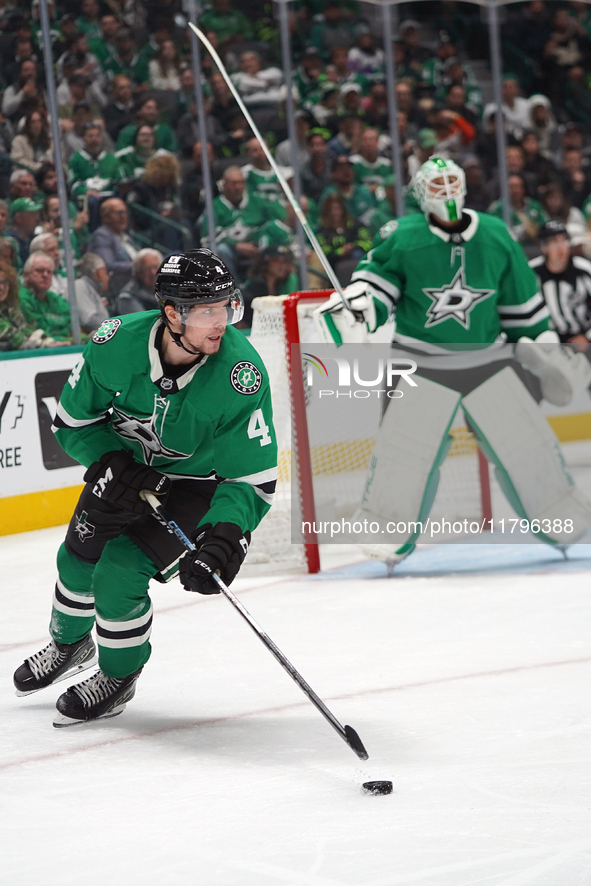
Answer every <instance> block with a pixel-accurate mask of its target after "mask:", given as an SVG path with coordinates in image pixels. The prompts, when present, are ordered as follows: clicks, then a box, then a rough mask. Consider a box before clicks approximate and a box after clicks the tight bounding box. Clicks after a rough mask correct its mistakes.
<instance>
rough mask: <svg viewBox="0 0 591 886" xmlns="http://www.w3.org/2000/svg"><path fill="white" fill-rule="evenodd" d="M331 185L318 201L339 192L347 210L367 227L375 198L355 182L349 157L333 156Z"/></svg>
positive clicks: (369, 223) (374, 205) (374, 204)
mask: <svg viewBox="0 0 591 886" xmlns="http://www.w3.org/2000/svg"><path fill="white" fill-rule="evenodd" d="M332 182H333V183H332V185H331V186H330V187H328V188H326V190H325V191H323V192H322V194H321V196H320V203H322V202H323V200H324V198H325V197H326V196H327V195H328V194H335V193H336V194H340V196H341V197H342V198H343V200H344V201H345V205H346V207H347V212H348V213H349V214H350V215H351V216H352V217H353V218H355V219H357V221H359V222H360V224H362V225H365V226H367V227H369V226H370V225H371V223H372V216H373V213H374V211H375V208H376V199H375V197H374V195H373V194H372V193H371V191H370V190H369V189H368V188H365V187H363V185H356V184H355V173H354V170H353V164H352V163H351V160H350V158H349V157H346V156H341V157H335V159H334V161H333V167H332Z"/></svg>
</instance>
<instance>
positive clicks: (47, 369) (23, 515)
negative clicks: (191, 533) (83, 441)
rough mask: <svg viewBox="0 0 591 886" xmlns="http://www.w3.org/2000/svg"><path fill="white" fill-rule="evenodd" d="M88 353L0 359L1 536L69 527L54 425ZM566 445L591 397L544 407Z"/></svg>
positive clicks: (73, 491) (72, 493)
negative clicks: (65, 389) (70, 383)
mask: <svg viewBox="0 0 591 886" xmlns="http://www.w3.org/2000/svg"><path fill="white" fill-rule="evenodd" d="M81 351H82V348H81V347H76V348H60V349H56V350H53V351H52V352H51V354H48V353H46V352H43V351H31V352H28V353H27V352H25V353H20V352H11V353H4V354H0V535H9V534H11V533H16V532H25V531H28V530H33V529H42V528H44V527H47V526H57V525H60V524H62V523H67V522H68V521H69V519H70V517H71V515H72V511H73V508H74V505H75V503H76V501H77V499H78V496H79V494H80V490H81V487H82V476H83V474H84V469H83V468H82V467H81V466H80V465H78V464H77V463H76V462H74V461H73V460H72V459H71V458H70V457H69V456H67V455H66V454H65V453H64V452H63V450H62V449H61V448H60V446H59V445H58V443H57V441H56V439H55V437H54V435H53V433H52V431H51V424H52V420H53V416H54V415H55V409H56V407H57V403H58V401H59V397H60V394H61V391H62V388H63V386H64V384H66V382H67V379H68V377H69V375H70V372H71V370H72V369H73V367H74V366H75V365H76V363H77V362H78V360H79V359H80V352H81ZM543 409H544V413H545V414H546V415H547V417H548V420H549V421H550V424H551V425H552V427H553V428H554V431H555V432H556V434H557V436H558V438H559V440H561V441H562V442H567V441H572V440H589V442H590V444H591V396H590V395H589V393H588V392H584V393H583V394H581V395H579V396H578V397H577V398H576V399H575V400H574V401H573V403H571V404H570V405H569V406H568V407H564V408H563V409H558V408H557V407H551V406H549V405H547V404H544V407H543Z"/></svg>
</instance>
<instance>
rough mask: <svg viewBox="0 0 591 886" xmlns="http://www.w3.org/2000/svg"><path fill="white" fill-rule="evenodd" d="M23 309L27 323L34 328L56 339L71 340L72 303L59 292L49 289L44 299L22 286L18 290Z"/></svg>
mask: <svg viewBox="0 0 591 886" xmlns="http://www.w3.org/2000/svg"><path fill="white" fill-rule="evenodd" d="M18 298H19V302H20V307H21V311H22V312H23V317H24V318H25V321H26V323H28V325H29V326H31V327H32V328H33V329H42V330H43V332H45V333H46V335H50V336H51V337H52V338H55V339H56V341H69V340H70V339H71V338H72V327H71V325H70V305H69V304H68V302H67V301H66V300H65V298H62V296H61V295H59V294H58V293H57V292H52V291H51V289H50V290H48V292H47V295H46V297H45V300H44V301H41V300H40V299H38V298H36V296H35V295H34V294H33V293H32V292H31V290H30V289H27V287H26V286H21V287H20V289H19V291H18Z"/></svg>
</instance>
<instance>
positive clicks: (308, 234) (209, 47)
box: [189, 22, 353, 314]
mask: <svg viewBox="0 0 591 886" xmlns="http://www.w3.org/2000/svg"><path fill="white" fill-rule="evenodd" d="M189 27H190V28H191V29H192V30H193V31H194V32H195V34H196V35H197V37H199V39H200V40H201V42H202V43H203V45H204V46H205V48H206V49H207V51H208V52H209V54H210V55H211V57H212V59H213V60H214V62H215V64H216V65H217V67H218V70H219V72H220V74H221V75H222V77H223V78H224V80H225V81H226V83H227V85H228V89H229V90H230V92H231V93H232V95H233V96H234V98H235V99H236V102H237V103H238V106H239V108H240V110H241V111H242V113H243V114H244V116H245V117H246V120H247V121H248V125H249V126H250V128H251V129H252V131H253V132H254V134H255V135H256V137H257V139H258V141H259V144H260V146H261V148H262V149H263V151H264V153H265V156H266V158H267V160H268V161H269V163H270V164H271V169H272V170H273V172H274V173H275V175H276V176H277V181H278V182H279V184H280V185H281V187H282V189H283V192H284V194H285V196H286V197H287V199H288V201H289V203H290V205H291V208H292V209H293V211H294V212H295V214H296V217H297V219H298V221H299V223H300V224H301V226H302V228H303V229H304V232H305V234H306V237H307V238H308V240H309V241H310V245H311V246H312V249H313V250H314V252H315V253H316V255H317V256H318V259H319V260H320V264H321V265H322V267H323V268H324V270H325V272H326V275H327V277H328V279H329V280H330V282H331V285H332V286H334V288H335V292H338V294H339V295H340V297H341V299H342V302H343V305H344V306H345V308H346V309H347V310H348V311H349V312H350V313H351V314H353V310H352V309H351V305H350V304H349V302H348V300H347V297H346V296H345V294H344V292H343V287H342V286H341V284H340V283H339V281H338V278H337V276H336V274H335V272H334V270H333V269H332V267H331V265H330V263H329V261H328V259H327V257H326V255H325V254H324V252H323V250H322V247H321V246H320V243H319V242H318V240H317V239H316V235H315V233H314V231H313V230H312V228H311V227H310V225H309V224H308V219H307V218H306V216H305V215H304V213H303V211H302V207H301V206H300V205H299V203H298V201H297V200H296V198H295V196H294V194H293V191H292V190H291V188H290V187H289V185H288V184H287V182H286V181H285V179H284V178H283V176H282V175H281V172H280V171H279V169H278V167H277V164H276V163H275V160H274V158H273V156H272V154H271V152H270V151H269V148H268V147H267V145H266V143H265V141H264V139H263V137H262V135H261V133H260V131H259V129H258V127H257V125H256V123H255V122H254V120H253V119H252V117H251V116H250V113H249V112H248V108H247V107H246V105H245V104H244V102H243V101H242V98H241V96H240V93H239V92H238V90H237V89H236V87H235V86H234V84H233V82H232V80H231V79H230V77H229V75H228V72H227V71H226V68H225V67H224V63H223V61H222V60H221V58H220V57H219V55H218V54H217V52H216V51H215V49H214V47H213V46H212V45H211V43H210V42H209V40H208V39H207V37H206V36H205V34H204V33H203V31H200V30H199V28H197V27H196V26H195V25H194V24H193V23H192V22H189ZM289 88H290V86H289V84H286V89H289Z"/></svg>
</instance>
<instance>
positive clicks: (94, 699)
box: [53, 668, 142, 728]
mask: <svg viewBox="0 0 591 886" xmlns="http://www.w3.org/2000/svg"><path fill="white" fill-rule="evenodd" d="M141 672H142V669H141V668H140V669H139V671H136V672H135V673H134V674H130V675H129V676H128V677H122V678H120V679H118V678H116V677H107V675H106V674H103V672H102V671H97V672H96V674H93V675H92V677H88V679H86V680H83V681H82V683H77V684H76V685H75V686H70V688H69V689H68V690H67V692H64V694H63V695H60V697H59V698H58V700H57V702H56V707H57V709H58V713H57V715H56V717H55V718H54V721H53V725H54V726H56V727H58V728H60V727H62V726H76V725H77V724H79V723H88V722H89V721H91V720H105V719H107V718H109V717H117V716H118V715H119V714H122V713H123V711H124V710H125V706H126V704H127V702H128V701H131V699H132V698H133V696H134V695H135V684H136V680H137V678H138V677H139V675H140V674H141Z"/></svg>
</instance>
